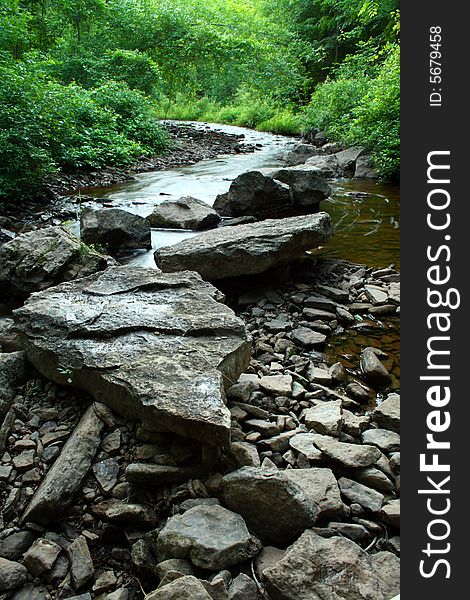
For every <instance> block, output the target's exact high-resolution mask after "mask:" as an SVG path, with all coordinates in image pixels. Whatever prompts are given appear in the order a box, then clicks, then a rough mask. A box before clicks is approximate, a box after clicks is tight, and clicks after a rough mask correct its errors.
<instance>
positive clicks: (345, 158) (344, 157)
mask: <svg viewBox="0 0 470 600" xmlns="http://www.w3.org/2000/svg"><path fill="white" fill-rule="evenodd" d="M363 154H364V148H347V149H346V150H342V151H341V152H337V153H336V154H335V156H336V159H337V161H338V164H339V166H340V167H341V169H343V170H344V171H345V172H346V173H348V174H350V175H351V176H352V175H354V173H355V170H356V161H357V159H358V158H359V157H360V156H362V155H363Z"/></svg>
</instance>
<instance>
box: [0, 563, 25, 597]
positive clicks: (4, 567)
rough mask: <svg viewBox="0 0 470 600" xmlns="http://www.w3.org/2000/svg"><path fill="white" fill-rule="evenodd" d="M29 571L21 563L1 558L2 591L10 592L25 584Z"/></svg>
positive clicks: (0, 585) (0, 590)
mask: <svg viewBox="0 0 470 600" xmlns="http://www.w3.org/2000/svg"><path fill="white" fill-rule="evenodd" d="M27 573H28V572H27V570H26V568H25V567H24V566H23V565H20V563H17V562H14V561H11V560H7V559H6V558H0V592H8V591H10V590H14V589H16V588H18V587H20V586H21V585H23V583H24V582H25V581H26V576H27Z"/></svg>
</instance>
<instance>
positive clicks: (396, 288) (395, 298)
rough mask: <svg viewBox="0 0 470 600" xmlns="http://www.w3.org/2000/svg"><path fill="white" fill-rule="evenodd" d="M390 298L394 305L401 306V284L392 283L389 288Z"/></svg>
mask: <svg viewBox="0 0 470 600" xmlns="http://www.w3.org/2000/svg"><path fill="white" fill-rule="evenodd" d="M388 298H389V300H390V301H391V302H393V303H394V304H400V283H399V282H392V283H391V284H390V285H389V286H388Z"/></svg>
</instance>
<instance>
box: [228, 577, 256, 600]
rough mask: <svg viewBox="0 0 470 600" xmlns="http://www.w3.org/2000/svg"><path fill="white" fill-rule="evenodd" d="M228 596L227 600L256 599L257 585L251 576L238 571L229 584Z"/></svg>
mask: <svg viewBox="0 0 470 600" xmlns="http://www.w3.org/2000/svg"><path fill="white" fill-rule="evenodd" d="M228 597H229V600H258V587H257V586H256V583H255V582H254V581H253V579H251V577H248V575H245V574H244V573H240V575H237V577H235V579H234V580H233V581H232V583H231V584H230V587H229V589H228Z"/></svg>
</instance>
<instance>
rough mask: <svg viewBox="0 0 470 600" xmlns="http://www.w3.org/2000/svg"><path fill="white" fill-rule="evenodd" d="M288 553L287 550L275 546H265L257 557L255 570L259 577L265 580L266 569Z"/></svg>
mask: <svg viewBox="0 0 470 600" xmlns="http://www.w3.org/2000/svg"><path fill="white" fill-rule="evenodd" d="M285 554H286V551H285V550H281V549H280V548H275V547H274V546H264V547H263V549H262V550H261V552H260V553H259V554H258V556H257V557H256V558H255V565H254V566H255V570H256V574H257V575H258V577H259V578H260V579H261V580H263V572H264V570H265V569H269V568H271V567H273V566H274V565H275V564H276V563H277V562H279V561H280V560H282V559H283V558H284V556H285Z"/></svg>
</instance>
